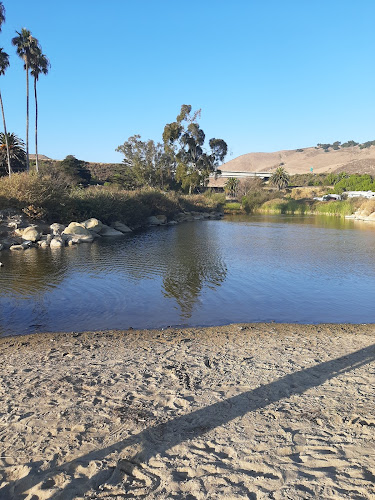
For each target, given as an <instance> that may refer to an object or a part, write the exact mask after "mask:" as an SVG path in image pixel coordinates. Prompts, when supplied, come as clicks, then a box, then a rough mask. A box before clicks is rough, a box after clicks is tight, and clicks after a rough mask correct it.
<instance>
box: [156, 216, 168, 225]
mask: <svg viewBox="0 0 375 500" xmlns="http://www.w3.org/2000/svg"><path fill="white" fill-rule="evenodd" d="M156 218H157V219H158V220H160V222H161V223H162V224H166V223H167V217H166V215H157V216H156Z"/></svg>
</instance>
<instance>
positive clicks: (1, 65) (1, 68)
mask: <svg viewBox="0 0 375 500" xmlns="http://www.w3.org/2000/svg"><path fill="white" fill-rule="evenodd" d="M0 12H1V8H0ZM8 67H9V56H8V54H7V53H6V52H4V51H3V49H0V75H4V74H5V71H6V69H7V68H8ZM0 106H1V113H2V115H3V124H4V140H5V147H6V153H7V163H8V175H9V177H10V176H11V175H12V168H11V166H10V154H9V144H8V134H7V127H6V122H5V113H4V106H3V98H2V95H1V91H0Z"/></svg>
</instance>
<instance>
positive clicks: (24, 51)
mask: <svg viewBox="0 0 375 500" xmlns="http://www.w3.org/2000/svg"><path fill="white" fill-rule="evenodd" d="M16 33H17V36H15V37H14V38H12V44H13V45H14V46H15V47H16V50H17V54H18V55H19V57H20V58H21V59H22V60H23V62H24V69H25V71H26V168H27V170H29V168H30V163H29V69H30V64H31V56H32V53H33V51H34V52H36V48H37V47H38V46H39V43H38V40H37V39H36V38H34V37H33V36H32V35H31V32H30V31H29V30H27V29H26V28H22V30H21V33H19V32H18V31H16Z"/></svg>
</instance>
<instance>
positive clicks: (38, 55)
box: [30, 45, 51, 172]
mask: <svg viewBox="0 0 375 500" xmlns="http://www.w3.org/2000/svg"><path fill="white" fill-rule="evenodd" d="M50 66H51V65H50V62H49V60H48V58H47V57H46V55H45V54H43V53H42V49H41V47H40V46H39V45H36V46H35V47H33V48H32V51H31V60H30V68H31V75H32V76H33V77H34V97H35V170H36V171H37V172H39V161H38V96H37V92H36V83H37V81H38V80H39V75H40V74H43V75H47V73H48V70H49V68H50Z"/></svg>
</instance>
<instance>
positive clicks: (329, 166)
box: [220, 146, 375, 175]
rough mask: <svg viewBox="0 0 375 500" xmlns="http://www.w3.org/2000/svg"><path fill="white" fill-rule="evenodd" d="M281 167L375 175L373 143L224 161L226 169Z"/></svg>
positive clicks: (294, 170) (269, 169)
mask: <svg viewBox="0 0 375 500" xmlns="http://www.w3.org/2000/svg"><path fill="white" fill-rule="evenodd" d="M280 165H281V166H283V167H284V168H285V170H286V171H287V172H288V173H289V174H305V173H309V172H310V171H311V170H310V169H311V167H312V168H313V172H314V173H316V174H319V173H329V172H344V171H345V172H348V173H352V174H354V173H359V174H370V175H375V146H370V147H366V148H362V149H361V148H360V146H351V147H341V148H340V149H337V150H335V149H329V150H328V151H327V152H326V151H325V150H324V149H322V148H315V147H313V148H303V149H302V148H301V149H298V150H296V149H293V150H284V151H276V152H274V153H248V154H245V155H242V156H238V157H237V158H235V159H234V160H230V161H228V162H227V163H224V164H223V165H222V166H221V167H220V169H221V170H223V171H226V172H272V171H273V170H275V169H276V168H277V167H278V166H280Z"/></svg>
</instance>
